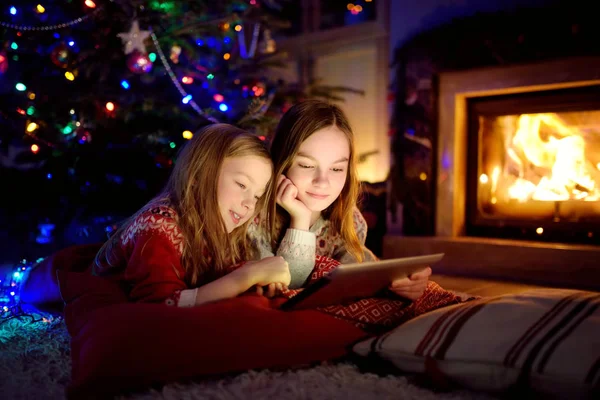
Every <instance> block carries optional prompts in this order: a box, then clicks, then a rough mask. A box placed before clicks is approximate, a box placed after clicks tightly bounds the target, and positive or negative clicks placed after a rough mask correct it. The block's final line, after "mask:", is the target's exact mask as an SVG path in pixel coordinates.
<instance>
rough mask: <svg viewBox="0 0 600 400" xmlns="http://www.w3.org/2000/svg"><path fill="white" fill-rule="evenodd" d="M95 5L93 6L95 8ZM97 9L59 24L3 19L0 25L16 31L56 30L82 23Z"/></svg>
mask: <svg viewBox="0 0 600 400" xmlns="http://www.w3.org/2000/svg"><path fill="white" fill-rule="evenodd" d="M95 7H96V6H94V8H95ZM98 11H100V7H98V8H95V10H94V11H92V12H91V13H89V14H86V15H84V16H83V17H79V18H76V19H74V20H71V21H68V22H63V23H61V24H54V25H16V24H11V23H9V22H4V21H0V26H3V27H4V28H9V29H14V30H17V31H33V32H36V31H47V32H48V31H57V30H59V29H64V28H68V27H70V26H74V25H77V24H80V23H82V22H83V21H85V20H87V19H89V18H90V17H92V16H93V15H94V14H95V13H97V12H98Z"/></svg>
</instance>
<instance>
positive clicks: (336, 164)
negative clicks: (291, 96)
mask: <svg viewBox="0 0 600 400" xmlns="http://www.w3.org/2000/svg"><path fill="white" fill-rule="evenodd" d="M271 157H272V159H273V163H274V165H275V177H276V179H277V189H276V191H275V192H274V193H273V194H272V195H271V197H270V198H269V204H268V214H267V221H266V223H265V221H264V220H263V221H256V223H255V224H252V225H251V227H250V230H249V233H250V237H251V239H252V240H253V242H254V244H255V245H256V247H257V248H258V249H259V252H260V254H261V255H262V256H268V255H272V254H273V253H274V251H273V249H276V253H277V254H278V255H280V256H282V257H283V258H285V259H286V260H287V261H288V262H289V264H290V273H291V284H290V288H292V289H294V288H299V287H301V286H302V285H303V284H304V283H305V282H306V280H307V278H309V276H310V274H311V272H312V271H313V268H314V266H315V255H320V256H327V257H329V258H332V259H335V260H337V261H339V262H340V263H350V262H363V261H369V260H374V259H376V257H375V256H374V255H373V253H371V252H370V251H369V250H368V249H367V248H366V247H365V246H364V244H365V239H366V235H367V224H366V222H365V220H364V218H363V216H362V214H361V213H360V211H359V210H358V208H357V199H358V196H359V192H360V183H359V180H358V174H357V168H356V154H355V147H354V134H353V132H352V129H351V127H350V124H349V122H348V119H347V118H346V116H345V115H344V113H343V112H342V110H341V109H340V108H339V107H337V106H335V105H332V104H329V103H325V102H323V101H319V100H308V101H304V102H301V103H298V104H296V105H295V106H293V107H292V108H290V109H289V110H288V111H287V112H286V113H285V115H284V116H283V117H282V119H281V121H280V122H279V125H278V126H277V129H276V132H275V136H274V138H273V141H272V144H271ZM429 275H431V269H430V268H429V267H428V268H426V269H425V270H423V271H421V272H419V273H415V274H413V275H411V276H410V277H408V278H404V279H400V280H397V281H394V282H392V284H391V286H390V289H391V290H392V291H393V292H395V293H396V294H398V295H400V296H402V297H405V298H408V299H410V300H415V299H417V298H418V297H420V296H421V295H422V294H423V292H424V290H425V288H426V286H427V282H428V279H429Z"/></svg>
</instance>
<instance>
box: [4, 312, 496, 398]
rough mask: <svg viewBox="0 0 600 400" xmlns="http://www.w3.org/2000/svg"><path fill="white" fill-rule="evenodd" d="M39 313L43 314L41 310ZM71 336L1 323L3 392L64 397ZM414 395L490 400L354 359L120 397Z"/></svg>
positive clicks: (58, 325)
mask: <svg viewBox="0 0 600 400" xmlns="http://www.w3.org/2000/svg"><path fill="white" fill-rule="evenodd" d="M35 317H39V318H42V316H40V315H36V316H35ZM70 369H71V362H70V357H69V336H68V334H67V331H66V328H65V324H64V322H63V321H62V320H61V319H58V320H51V321H48V322H44V321H40V322H31V320H29V319H23V320H17V319H13V320H10V321H8V322H5V323H3V324H2V325H0V393H1V394H2V398H3V399H11V400H20V399H62V398H64V390H65V387H66V385H67V384H68V383H69V377H70V372H71V371H70ZM272 398H276V399H286V400H301V399H302V400H304V399H306V400H308V399H311V400H313V399H314V400H321V399H344V400H348V399H396V400H398V399H403V400H404V399H415V400H417V399H418V400H428V399H435V400H438V399H439V400H442V399H447V400H450V399H453V400H459V399H460V400H490V399H493V397H491V396H487V395H485V394H482V393H476V392H469V391H456V392H450V393H435V392H432V391H430V390H427V389H424V388H421V387H419V386H416V385H415V384H413V383H411V380H410V379H409V378H407V377H405V376H394V375H389V376H385V377H381V376H378V375H375V374H371V373H362V372H360V371H359V370H358V368H357V367H356V366H355V365H353V364H350V363H341V364H324V365H320V366H317V367H313V368H307V369H295V370H289V371H285V372H279V371H278V372H273V371H268V370H261V371H249V372H246V373H243V374H239V375H236V376H233V377H229V378H224V379H219V380H198V381H197V382H192V383H185V384H169V385H167V386H165V387H163V388H162V389H161V390H160V391H157V390H149V391H148V392H145V393H139V394H136V395H128V396H120V397H118V399H121V400H146V399H148V400H151V399H152V400H155V399H178V400H179V399H181V400H183V399H207V400H234V399H235V400H240V399H272Z"/></svg>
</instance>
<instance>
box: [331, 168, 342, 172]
mask: <svg viewBox="0 0 600 400" xmlns="http://www.w3.org/2000/svg"><path fill="white" fill-rule="evenodd" d="M332 170H333V172H344V169H343V168H332Z"/></svg>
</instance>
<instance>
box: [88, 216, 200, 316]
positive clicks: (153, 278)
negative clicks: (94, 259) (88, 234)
mask: <svg viewBox="0 0 600 400" xmlns="http://www.w3.org/2000/svg"><path fill="white" fill-rule="evenodd" d="M182 251H183V234H182V232H181V230H180V228H179V226H178V224H177V213H176V212H175V210H173V209H172V208H170V207H166V206H155V207H151V208H148V209H147V210H145V211H144V212H142V213H141V214H140V215H139V216H138V217H137V218H136V219H135V220H133V221H132V222H131V223H130V224H129V225H128V226H127V227H126V228H125V230H124V231H123V232H122V234H121V237H120V238H119V242H118V245H117V246H115V247H114V248H113V250H112V252H111V254H110V256H111V257H110V259H111V260H114V259H116V260H117V262H116V263H114V262H113V266H108V265H106V264H105V263H103V262H100V265H97V264H95V265H94V267H93V271H94V274H96V275H101V276H105V277H107V278H109V279H111V280H117V281H119V282H121V283H122V284H123V285H124V286H125V289H126V291H127V293H128V295H129V298H130V300H131V301H134V302H152V303H160V302H164V303H166V304H168V305H178V306H192V305H193V300H195V299H193V298H192V296H193V297H195V291H192V290H186V289H188V287H187V285H186V283H185V281H184V276H185V271H184V269H183V266H182V264H181V254H182ZM192 292H193V294H192Z"/></svg>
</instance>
